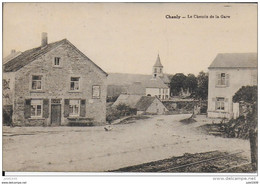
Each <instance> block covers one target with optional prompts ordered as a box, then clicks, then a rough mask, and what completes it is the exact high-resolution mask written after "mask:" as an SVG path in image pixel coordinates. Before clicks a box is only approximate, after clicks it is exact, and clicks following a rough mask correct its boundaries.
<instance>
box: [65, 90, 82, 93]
mask: <svg viewBox="0 0 260 184" xmlns="http://www.w3.org/2000/svg"><path fill="white" fill-rule="evenodd" d="M68 92H69V93H82V91H73V90H70V91H68Z"/></svg>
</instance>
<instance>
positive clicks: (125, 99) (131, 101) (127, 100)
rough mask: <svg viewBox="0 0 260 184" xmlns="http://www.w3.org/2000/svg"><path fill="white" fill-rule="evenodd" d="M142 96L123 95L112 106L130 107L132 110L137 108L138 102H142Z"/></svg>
mask: <svg viewBox="0 0 260 184" xmlns="http://www.w3.org/2000/svg"><path fill="white" fill-rule="evenodd" d="M141 97H142V95H126V94H121V95H120V96H119V97H118V98H117V100H116V101H115V102H114V104H113V105H112V106H117V105H119V104H126V105H129V106H130V107H131V108H135V106H136V104H137V102H138V101H139V100H140V98H141Z"/></svg>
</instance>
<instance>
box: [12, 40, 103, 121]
mask: <svg viewBox="0 0 260 184" xmlns="http://www.w3.org/2000/svg"><path fill="white" fill-rule="evenodd" d="M55 57H60V58H61V59H60V63H61V66H60V67H57V66H54V65H53V62H54V58H55ZM32 75H42V76H43V79H42V86H43V88H42V90H37V91H34V90H32V89H31V80H32ZM71 77H80V89H79V91H77V92H76V91H70V78H71ZM93 85H98V86H100V98H99V99H94V98H92V86H93ZM106 91H107V86H106V74H105V73H104V72H102V71H101V70H100V69H99V68H97V67H96V66H95V65H94V64H93V63H91V62H90V61H89V60H88V59H86V58H85V57H83V56H82V55H81V54H80V53H79V52H78V51H76V50H75V49H74V48H73V47H72V46H71V45H70V44H68V43H65V44H62V45H60V46H58V47H57V48H55V49H53V50H51V51H50V52H48V53H46V54H44V55H42V56H41V57H39V58H37V59H36V60H34V61H33V62H31V63H30V64H28V65H26V66H24V67H23V68H21V69H20V70H18V71H17V72H16V76H15V89H14V96H15V97H14V115H13V122H14V123H15V124H18V125H42V124H44V125H50V123H51V119H50V115H51V99H61V125H66V124H67V123H68V120H67V118H65V117H64V100H65V99H83V100H86V105H85V108H86V117H88V118H93V121H94V122H95V124H97V125H100V124H104V123H105V119H106V96H107V93H106ZM26 99H48V100H49V103H48V104H49V108H48V111H49V113H48V116H47V117H46V118H42V119H31V118H25V117H24V112H25V100H26Z"/></svg>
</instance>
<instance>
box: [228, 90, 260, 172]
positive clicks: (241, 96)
mask: <svg viewBox="0 0 260 184" xmlns="http://www.w3.org/2000/svg"><path fill="white" fill-rule="evenodd" d="M233 102H235V103H240V104H244V106H246V107H247V109H246V110H247V111H246V112H245V114H244V116H245V123H246V124H247V125H248V126H249V141H250V149H251V163H252V168H253V170H257V159H258V154H257V151H258V149H257V147H258V146H257V144H258V143H257V141H258V140H257V129H258V128H257V86H243V87H241V88H240V89H239V90H238V91H237V92H236V93H235V95H234V96H233Z"/></svg>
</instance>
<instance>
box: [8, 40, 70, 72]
mask: <svg viewBox="0 0 260 184" xmlns="http://www.w3.org/2000/svg"><path fill="white" fill-rule="evenodd" d="M64 42H65V39H63V40H60V41H57V42H54V43H50V44H48V45H47V46H45V47H37V48H33V49H30V50H26V51H24V52H22V53H21V54H20V55H19V56H17V57H15V58H14V59H12V60H10V61H8V62H7V63H6V64H5V65H4V71H5V72H15V71H17V70H19V69H20V68H22V67H24V66H25V65H27V64H29V63H31V62H32V61H34V60H35V59H36V58H38V57H39V56H41V55H42V54H45V53H47V52H48V51H50V50H52V49H53V48H55V47H57V46H59V45H61V44H62V43H64Z"/></svg>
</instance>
